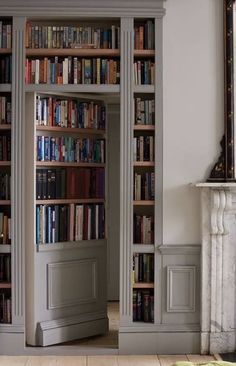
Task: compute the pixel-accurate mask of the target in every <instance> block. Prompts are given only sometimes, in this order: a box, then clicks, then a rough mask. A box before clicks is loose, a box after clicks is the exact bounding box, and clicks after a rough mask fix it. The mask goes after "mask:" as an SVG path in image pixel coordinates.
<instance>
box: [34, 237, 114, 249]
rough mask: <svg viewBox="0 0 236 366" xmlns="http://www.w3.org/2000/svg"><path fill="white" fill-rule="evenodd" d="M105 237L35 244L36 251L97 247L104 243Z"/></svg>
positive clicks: (105, 241)
mask: <svg viewBox="0 0 236 366" xmlns="http://www.w3.org/2000/svg"><path fill="white" fill-rule="evenodd" d="M106 243H107V239H92V240H81V241H67V242H57V243H48V244H35V246H36V249H37V252H47V251H57V250H64V249H66V250H67V249H83V248H84V247H86V248H88V247H99V246H103V245H106Z"/></svg>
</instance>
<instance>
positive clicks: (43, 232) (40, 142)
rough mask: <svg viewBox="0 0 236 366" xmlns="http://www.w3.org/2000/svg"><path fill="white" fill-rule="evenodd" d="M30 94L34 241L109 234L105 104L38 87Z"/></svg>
mask: <svg viewBox="0 0 236 366" xmlns="http://www.w3.org/2000/svg"><path fill="white" fill-rule="evenodd" d="M29 99H30V100H31V102H32V106H31V108H32V113H33V114H32V117H34V126H33V127H32V128H31V131H32V133H33V135H32V137H31V139H32V140H33V141H34V144H33V146H32V153H33V154H35V155H34V168H33V170H34V173H33V174H34V181H35V187H34V202H35V212H34V216H35V238H34V239H35V244H36V245H37V246H40V247H41V248H42V247H43V246H44V245H47V246H48V245H49V244H52V245H55V246H56V245H57V244H58V243H64V244H65V243H67V242H71V243H73V242H77V243H79V242H81V241H86V240H99V239H105V179H106V171H105V165H106V106H105V104H104V103H103V102H101V101H97V100H91V99H83V98H76V97H68V96H63V95H59V96H58V95H50V94H49V95H47V94H36V93H34V94H32V95H31V96H29ZM29 123H30V122H29ZM31 125H32V122H31Z"/></svg>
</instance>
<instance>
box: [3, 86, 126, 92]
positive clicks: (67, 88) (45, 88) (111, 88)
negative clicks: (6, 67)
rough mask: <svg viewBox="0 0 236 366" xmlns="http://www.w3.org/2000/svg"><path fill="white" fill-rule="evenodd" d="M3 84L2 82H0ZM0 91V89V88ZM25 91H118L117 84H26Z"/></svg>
mask: <svg viewBox="0 0 236 366" xmlns="http://www.w3.org/2000/svg"><path fill="white" fill-rule="evenodd" d="M2 85H4V84H2ZM0 91H1V90H0ZM25 91H26V92H41V93H46V92H51V93H52V92H55V93H119V91H120V85H118V84H26V85H25Z"/></svg>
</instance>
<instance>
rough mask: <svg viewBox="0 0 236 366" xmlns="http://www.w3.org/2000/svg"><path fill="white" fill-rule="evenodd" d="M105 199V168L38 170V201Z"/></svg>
mask: <svg viewBox="0 0 236 366" xmlns="http://www.w3.org/2000/svg"><path fill="white" fill-rule="evenodd" d="M104 197H105V170H104V168H92V169H91V168H79V169H78V168H67V169H37V171H36V199H41V200H42V199H63V198H67V199H73V198H74V199H80V198H101V199H103V198H104Z"/></svg>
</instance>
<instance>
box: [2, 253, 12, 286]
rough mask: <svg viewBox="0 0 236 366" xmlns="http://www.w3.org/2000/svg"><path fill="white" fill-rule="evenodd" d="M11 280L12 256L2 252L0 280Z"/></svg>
mask: <svg viewBox="0 0 236 366" xmlns="http://www.w3.org/2000/svg"><path fill="white" fill-rule="evenodd" d="M10 281H11V256H10V254H0V282H10Z"/></svg>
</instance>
